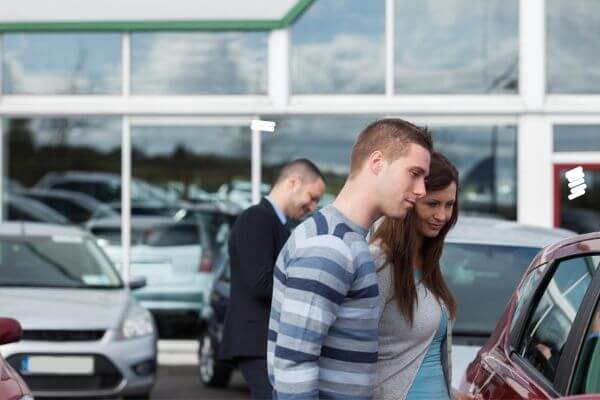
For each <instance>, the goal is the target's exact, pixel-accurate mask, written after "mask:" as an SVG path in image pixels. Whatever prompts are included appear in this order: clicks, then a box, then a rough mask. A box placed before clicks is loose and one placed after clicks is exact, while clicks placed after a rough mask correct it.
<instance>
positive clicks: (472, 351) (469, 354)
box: [452, 344, 481, 389]
mask: <svg viewBox="0 0 600 400" xmlns="http://www.w3.org/2000/svg"><path fill="white" fill-rule="evenodd" d="M479 349H481V346H464V345H456V344H455V345H452V387H453V388H455V389H456V388H458V387H459V385H460V381H461V379H462V377H463V375H464V374H465V372H466V371H467V367H468V366H469V364H470V363H471V361H473V360H474V359H475V357H476V356H477V352H478V351H479Z"/></svg>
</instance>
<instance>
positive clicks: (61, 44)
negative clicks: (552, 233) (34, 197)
mask: <svg viewBox="0 0 600 400" xmlns="http://www.w3.org/2000/svg"><path fill="white" fill-rule="evenodd" d="M5 3H6V4H3V5H2V7H1V8H0V58H1V60H2V62H1V63H0V65H1V71H0V80H1V82H0V119H1V124H0V132H1V134H2V138H3V140H2V141H1V142H0V143H1V145H2V151H0V157H1V159H2V162H1V163H0V165H2V173H1V174H0V176H1V178H0V180H1V181H2V185H0V188H2V195H3V196H6V195H7V193H8V192H9V191H10V190H11V188H14V187H18V186H23V187H25V188H28V187H31V186H34V185H36V183H38V182H39V181H40V180H41V179H42V178H44V177H45V176H46V175H47V174H48V173H60V172H64V171H84V172H86V173H89V172H102V173H108V174H113V175H115V176H117V177H120V179H121V184H122V186H123V187H125V188H127V187H130V185H131V183H132V182H133V180H134V179H139V180H141V181H145V182H148V183H152V184H154V185H156V186H159V187H162V188H165V189H167V190H168V191H170V192H177V193H178V194H179V195H181V196H182V197H184V198H187V199H191V200H195V199H199V198H206V197H207V196H209V197H210V195H211V194H213V193H217V192H220V193H225V192H227V191H231V190H232V188H235V186H236V185H238V186H240V187H242V186H244V184H246V185H247V186H248V185H249V186H250V187H251V188H252V189H253V190H254V193H258V191H259V189H260V187H261V186H260V182H261V181H263V182H269V181H270V179H272V178H273V175H274V174H275V172H276V170H277V168H278V167H279V166H280V165H281V164H282V163H285V162H286V161H289V160H292V159H295V158H298V157H306V158H309V159H311V160H313V161H314V162H315V163H316V164H317V165H318V166H319V167H320V168H322V169H323V171H324V172H325V173H326V175H327V177H328V181H329V185H328V191H329V193H330V194H331V196H333V195H335V193H336V192H337V190H339V188H340V187H341V184H342V183H343V180H344V178H345V177H346V173H347V170H348V165H349V153H350V149H351V146H352V143H353V141H354V139H355V137H356V135H357V133H358V132H359V131H360V130H361V129H362V128H363V127H365V126H366V125H367V124H368V123H369V122H371V121H373V120H375V119H378V118H384V117H401V118H405V119H408V120H410V121H413V122H415V123H417V124H420V125H426V126H428V127H429V128H430V129H431V131H432V132H433V137H434V141H435V147H436V148H437V150H439V151H441V152H443V153H444V154H446V155H447V156H448V157H449V158H450V159H451V160H452V161H453V162H455V163H456V165H457V167H458V169H459V171H460V174H461V180H462V182H461V193H460V200H461V202H460V204H461V209H462V211H463V212H465V213H467V212H470V213H472V214H478V215H494V216H498V217H502V218H506V219H511V220H516V221H519V222H522V223H526V224H532V225H537V226H543V227H552V226H564V227H569V228H571V229H575V230H578V231H580V232H586V231H591V230H600V56H599V55H600V39H599V38H600V2H597V1H593V0H520V1H519V0H486V1H475V0H444V1H439V0H421V1H414V0H371V1H364V0H314V1H311V0H255V1H241V0H221V1H218V2H208V1H191V0H170V1H169V2H163V1H159V0H127V1H122V0H104V1H96V2H91V1H85V2H84V1H81V0H54V1H47V0H21V1H18V2H5ZM253 119H263V120H270V121H275V122H276V129H275V132H274V133H270V132H262V133H259V132H254V133H253V132H252V131H251V129H250V122H251V121H252V120H253ZM577 166H582V167H583V171H584V174H585V178H584V180H585V184H586V185H587V187H586V192H585V194H584V195H582V196H580V197H578V198H575V199H573V200H569V199H568V196H569V194H570V190H571V189H570V188H569V187H568V182H567V181H566V178H565V176H564V175H565V172H566V171H568V170H570V169H572V168H575V167H577ZM135 196H136V193H135V191H134V190H131V191H129V190H125V191H123V199H122V204H123V206H124V207H123V209H124V212H123V215H124V220H123V221H124V227H125V229H128V221H127V219H128V215H129V212H128V211H127V208H128V207H127V206H128V205H129V204H131V202H132V201H135ZM3 213H4V214H6V208H5V209H4V211H3Z"/></svg>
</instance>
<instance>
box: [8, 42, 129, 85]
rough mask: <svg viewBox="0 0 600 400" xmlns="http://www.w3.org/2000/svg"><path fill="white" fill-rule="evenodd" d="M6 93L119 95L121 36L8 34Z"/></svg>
mask: <svg viewBox="0 0 600 400" xmlns="http://www.w3.org/2000/svg"><path fill="white" fill-rule="evenodd" d="M3 40H4V53H3V54H2V64H3V76H2V77H3V82H4V84H3V91H4V93H7V94H119V93H120V92H121V35H120V34H119V33H81V32H78V33H7V34H4V39H3Z"/></svg>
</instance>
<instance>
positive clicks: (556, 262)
mask: <svg viewBox="0 0 600 400" xmlns="http://www.w3.org/2000/svg"><path fill="white" fill-rule="evenodd" d="M599 269H600V232H595V233H590V234H586V235H580V236H575V237H573V238H570V239H566V240H563V241H561V242H559V243H556V244H554V245H551V246H548V247H546V248H544V249H543V250H542V251H540V253H539V254H538V255H537V256H536V257H535V259H534V260H533V261H532V263H531V264H530V266H529V269H528V270H527V272H526V273H525V276H524V277H523V279H522V280H521V282H520V284H519V286H518V287H517V290H516V292H515V293H514V294H513V296H512V297H511V299H510V301H509V303H508V305H507V307H506V310H505V311H504V313H503V315H502V317H501V318H500V321H499V322H498V324H497V326H496V329H495V331H494V333H493V334H492V336H491V337H490V339H489V341H488V342H487V343H486V345H485V346H484V347H482V349H481V350H480V351H479V353H478V354H477V357H476V358H475V360H474V361H473V362H472V363H471V364H470V365H469V367H468V368H467V372H466V374H465V376H464V377H463V379H462V381H461V384H460V390H461V391H462V392H465V393H468V394H469V395H470V396H472V397H473V398H475V399H551V398H557V397H563V396H569V397H570V396H575V398H577V399H600V339H599V337H600V302H599V298H600V272H598V270H599Z"/></svg>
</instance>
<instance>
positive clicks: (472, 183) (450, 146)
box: [263, 116, 517, 219]
mask: <svg viewBox="0 0 600 400" xmlns="http://www.w3.org/2000/svg"><path fill="white" fill-rule="evenodd" d="M266 118H268V119H270V120H274V121H276V122H277V134H276V135H265V136H263V178H264V180H265V181H266V182H270V181H272V180H273V179H274V178H275V174H276V173H277V171H278V170H279V168H280V167H281V165H282V164H284V163H285V162H288V161H291V160H293V159H295V158H300V157H306V158H309V159H310V160H312V161H313V162H315V163H316V164H317V166H319V168H321V169H322V170H323V172H324V174H325V176H326V178H327V179H328V184H327V188H326V190H327V193H328V196H326V197H325V199H328V198H332V197H333V196H334V195H335V194H337V193H338V191H339V190H340V189H341V187H342V185H343V183H344V180H345V179H346V176H347V174H348V169H349V167H350V153H351V149H352V145H353V144H354V141H355V140H356V137H357V135H358V133H359V132H360V131H361V130H362V129H363V128H364V127H366V126H367V125H368V124H369V123H371V122H372V121H374V120H375V119H376V118H377V117H375V116H361V117H322V116H318V117H310V116H307V117H285V118H281V117H266ZM431 129H432V131H433V139H434V143H435V147H436V149H437V150H439V151H441V152H442V153H444V154H445V155H447V156H448V157H449V158H450V160H451V161H452V162H454V163H455V164H456V166H457V168H458V170H459V173H460V176H461V180H462V181H461V192H460V196H461V199H460V200H461V202H460V206H461V211H463V212H470V213H478V214H490V215H499V216H502V217H505V218H508V219H516V198H517V194H516V193H517V190H516V167H517V165H516V163H517V161H516V140H517V134H516V128H515V127H514V126H481V127H431Z"/></svg>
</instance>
